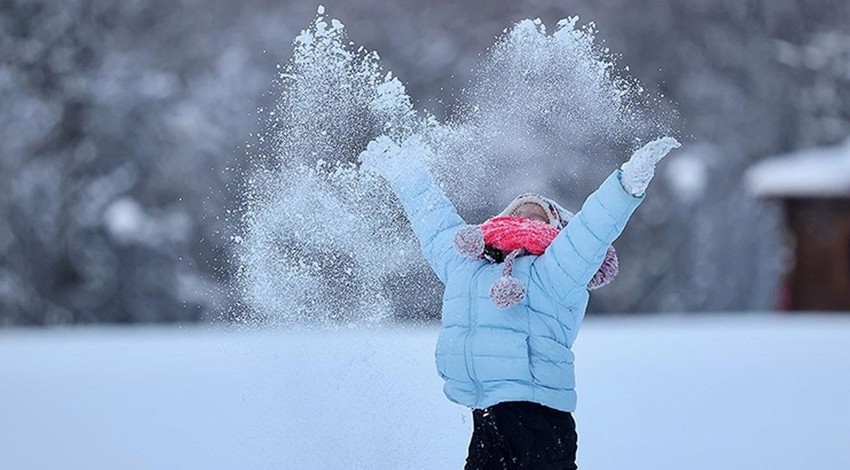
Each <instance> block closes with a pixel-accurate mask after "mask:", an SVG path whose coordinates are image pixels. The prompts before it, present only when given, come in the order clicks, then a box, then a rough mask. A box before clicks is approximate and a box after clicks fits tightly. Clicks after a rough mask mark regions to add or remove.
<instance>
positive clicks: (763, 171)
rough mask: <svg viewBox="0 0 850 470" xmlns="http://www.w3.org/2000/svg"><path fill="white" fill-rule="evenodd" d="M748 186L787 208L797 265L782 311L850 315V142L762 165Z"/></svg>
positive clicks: (752, 170) (787, 283) (754, 169)
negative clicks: (844, 313) (828, 312)
mask: <svg viewBox="0 0 850 470" xmlns="http://www.w3.org/2000/svg"><path fill="white" fill-rule="evenodd" d="M746 181H747V184H748V186H749V189H750V191H751V192H752V193H753V194H755V195H756V196H758V197H761V198H767V199H771V200H776V201H777V202H779V203H781V204H782V206H783V208H784V212H785V223H786V230H787V235H788V236H787V239H788V242H789V244H790V246H789V248H790V251H791V253H792V254H793V263H792V265H791V267H790V270H789V271H788V273H787V275H786V278H785V281H784V286H783V294H782V299H781V300H780V302H779V307H780V308H783V309H787V310H810V311H847V312H850V139H848V140H847V141H845V142H844V144H842V145H838V146H835V147H824V148H814V149H808V150H803V151H800V152H796V153H793V154H788V155H783V156H778V157H774V158H769V159H767V160H764V161H762V162H759V163H758V164H756V165H754V166H753V167H752V168H750V170H749V171H748V172H747V175H746Z"/></svg>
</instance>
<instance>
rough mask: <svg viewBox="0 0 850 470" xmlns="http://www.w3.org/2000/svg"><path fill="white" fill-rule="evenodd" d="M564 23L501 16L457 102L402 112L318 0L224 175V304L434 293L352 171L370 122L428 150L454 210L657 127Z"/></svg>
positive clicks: (582, 162)
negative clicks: (242, 162) (228, 210)
mask: <svg viewBox="0 0 850 470" xmlns="http://www.w3.org/2000/svg"><path fill="white" fill-rule="evenodd" d="M577 21H578V19H577V18H570V19H567V20H562V21H561V22H559V23H558V25H557V27H556V29H555V31H554V33H552V34H548V33H547V31H546V28H545V27H544V25H543V24H542V23H541V22H540V21H539V20H535V21H531V20H525V21H522V22H520V23H518V24H517V25H515V26H514V27H513V28H512V29H510V30H506V31H505V34H504V36H503V37H502V38H500V39H499V40H498V42H497V43H496V44H495V45H494V46H493V48H492V49H491V50H490V51H489V53H488V54H487V55H486V57H485V58H484V60H483V62H482V63H481V65H480V67H479V68H478V69H477V71H476V74H475V76H476V79H475V80H473V82H472V83H470V84H469V86H468V87H467V88H466V89H465V90H464V92H463V94H462V96H463V103H462V104H461V105H460V106H459V108H458V110H457V112H456V113H455V114H454V115H453V116H451V117H450V119H448V121H447V122H439V121H438V120H436V119H435V118H434V117H433V116H430V115H427V114H426V113H417V112H416V110H415V109H414V107H413V105H412V103H411V100H410V97H409V96H408V95H407V93H406V91H405V88H404V85H403V84H402V83H401V82H400V81H399V80H398V79H397V78H395V77H393V76H392V74H391V73H385V72H384V71H383V70H382V68H381V66H380V58H379V56H378V54H377V53H375V52H371V51H366V50H364V49H363V48H362V47H360V48H356V49H355V46H354V44H353V43H351V42H349V41H348V39H347V37H346V34H345V29H344V26H343V24H342V23H340V22H339V21H337V20H328V19H326V18H325V16H324V9H323V8H321V7H320V9H319V11H318V15H317V18H316V19H315V21H314V22H313V24H312V25H311V26H310V27H309V28H308V29H306V30H304V31H302V32H301V34H299V35H298V36H297V37H296V39H295V42H294V53H293V57H292V59H291V60H290V61H289V62H288V63H287V64H286V65H284V66H280V70H279V74H278V77H277V81H276V83H275V91H276V93H277V94H278V99H277V105H276V106H275V107H274V109H270V110H261V113H262V114H263V115H264V116H265V118H266V123H265V130H264V131H263V132H262V133H260V135H259V136H258V137H257V142H256V143H255V150H256V151H255V152H254V154H253V155H252V158H251V162H250V163H251V168H250V176H249V177H248V178H246V180H245V183H244V184H243V185H242V186H241V187H240V191H241V194H242V196H243V200H244V207H243V216H242V220H241V226H240V227H239V234H238V235H237V236H234V244H235V245H236V252H237V261H238V263H239V269H238V276H237V277H238V285H237V289H236V292H235V294H236V295H237V296H239V298H240V308H243V309H244V312H240V314H244V317H245V318H264V319H272V320H274V321H279V322H282V323H293V322H294V323H304V322H307V323H315V322H320V323H321V322H331V323H334V324H338V323H344V324H345V323H363V322H367V323H369V322H377V321H380V320H382V319H383V318H384V316H385V315H387V312H391V311H392V310H393V309H392V308H391V307H392V306H393V305H396V306H398V305H399V301H400V303H401V304H402V305H405V307H406V308H407V307H408V306H409V305H411V303H415V302H417V299H423V298H424V299H426V300H427V299H434V298H436V297H438V294H439V286H437V285H436V284H435V283H434V282H433V279H431V278H429V277H427V276H423V275H422V274H421V273H422V272H424V271H425V270H426V268H425V266H424V263H423V262H422V260H421V257H420V255H419V253H418V245H417V243H416V241H415V240H414V239H413V235H412V233H411V231H410V229H409V227H408V224H407V221H406V220H405V219H404V215H403V213H402V211H401V208H400V206H399V204H398V202H397V201H396V200H395V196H394V195H393V194H392V193H391V191H390V190H389V187H388V186H387V185H386V184H385V183H384V182H383V181H379V180H377V179H376V178H375V177H372V176H369V175H364V174H361V173H360V172H358V170H357V164H356V157H357V155H358V154H359V153H360V152H361V151H362V150H364V149H365V148H366V145H367V144H368V142H369V141H371V140H372V139H374V138H375V137H377V136H379V135H381V134H387V135H389V136H390V137H392V138H393V139H395V140H402V139H404V138H406V137H408V136H410V135H412V134H421V135H422V136H423V137H424V139H423V145H424V146H427V147H429V149H430V150H433V151H432V152H424V154H426V155H428V157H427V158H428V160H429V161H428V164H429V166H430V168H431V169H432V171H433V172H434V174H435V176H436V177H437V179H438V180H440V182H441V183H442V184H443V185H444V187H445V188H446V190H447V192H448V194H449V196H450V197H451V198H452V199H453V200H454V201H455V203H456V205H458V207H459V208H460V209H461V212H462V213H464V212H467V211H470V210H472V211H474V210H480V209H481V208H483V207H487V206H488V205H492V201H493V200H498V199H504V200H507V199H510V198H511V197H512V196H513V192H515V191H516V185H517V181H540V182H542V183H541V185H542V186H543V187H544V188H543V189H545V187H548V186H554V185H555V184H556V183H558V178H560V177H563V175H564V174H566V176H568V177H570V176H586V175H587V174H588V173H587V170H586V168H593V167H596V168H597V169H598V167H600V166H605V165H604V163H606V162H607V163H610V164H611V166H612V167H613V164H614V163H615V161H616V163H619V161H620V160H622V159H623V158H625V155H623V156H622V158H621V157H620V156H618V157H616V158H613V159H612V157H611V154H612V152H613V150H615V149H618V148H624V147H625V148H628V147H637V145H638V144H639V143H640V142H641V141H644V140H646V139H648V138H651V137H656V136H658V135H659V134H662V133H663V126H662V125H661V124H660V123H659V121H658V120H655V119H653V117H652V116H650V115H649V114H648V113H647V112H646V111H645V109H644V107H643V106H641V103H640V102H641V99H642V93H643V91H642V89H641V88H640V86H639V84H637V83H636V82H635V81H634V80H631V79H628V78H624V77H623V76H621V75H620V74H619V72H618V71H617V69H616V68H615V67H614V65H613V61H612V60H611V58H610V54H609V52H608V51H607V50H606V49H604V48H602V47H600V46H598V45H597V44H596V43H595V34H596V33H595V30H594V27H593V25H592V24H591V25H589V26H586V27H578V26H577ZM600 156H605V158H607V159H608V160H605V161H600ZM610 170H611V168H607V167H606V168H605V169H604V172H608V171H610ZM600 181H601V179H600ZM594 183H598V181H594ZM522 189H532V190H534V189H537V190H540V189H541V188H539V187H532V188H522ZM488 209H492V207H488ZM417 273H419V274H417ZM431 277H433V276H431Z"/></svg>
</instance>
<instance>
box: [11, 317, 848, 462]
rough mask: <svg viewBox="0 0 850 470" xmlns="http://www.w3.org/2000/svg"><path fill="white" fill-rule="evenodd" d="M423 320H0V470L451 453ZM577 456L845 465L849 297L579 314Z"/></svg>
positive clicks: (453, 457) (451, 428) (458, 417)
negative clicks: (249, 326) (793, 304)
mask: <svg viewBox="0 0 850 470" xmlns="http://www.w3.org/2000/svg"><path fill="white" fill-rule="evenodd" d="M436 333H437V330H436V329H435V328H415V329H391V328H387V329H383V330H377V331H376V330H372V331H363V330H360V331H357V330H351V331H335V332H316V331H313V332H303V331H302V332H282V331H235V330H229V329H223V328H202V327H192V328H182V329H178V328H168V327H134V328H115V327H109V328H104V327H100V328H69V329H50V330H5V331H0V469H77V468H80V469H87V470H97V469H119V468H120V469H124V470H130V469H204V470H212V469H240V470H242V469H456V468H461V467H462V463H463V459H464V456H465V452H466V445H467V442H468V439H469V434H470V419H469V413H468V412H467V411H466V410H465V409H463V408H461V407H459V406H456V405H454V404H452V403H450V402H448V401H447V400H446V399H445V398H444V397H443V395H442V392H441V381H440V379H439V378H438V377H437V375H436V373H435V371H434V366H433V361H432V357H433V346H434V342H435V340H436ZM575 350H576V355H577V369H578V384H579V411H578V413H577V415H576V418H577V421H578V426H579V439H580V442H579V453H580V457H579V463H580V465H581V468H584V469H590V470H597V469H632V470H640V469H652V470H666V469H671V470H673V469H675V470H685V469H687V470H700V469H715V468H723V469H726V470H733V469H747V470H751V469H772V470H782V469H800V468H806V469H841V468H850V316H814V315H812V316H805V315H800V316H779V315H755V314H741V315H738V316H726V315H724V316H715V317H697V318H693V317H670V316H664V317H662V316H642V317H635V318H591V319H589V320H588V321H587V322H586V323H585V325H584V327H583V330H582V332H581V334H580V335H579V340H578V343H577V344H576V348H575Z"/></svg>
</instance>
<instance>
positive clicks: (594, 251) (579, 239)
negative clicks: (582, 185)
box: [531, 170, 644, 303]
mask: <svg viewBox="0 0 850 470" xmlns="http://www.w3.org/2000/svg"><path fill="white" fill-rule="evenodd" d="M621 176H622V171H621V170H616V171H615V172H614V173H612V174H611V175H610V176H609V177H608V178H607V179H606V180H605V181H604V182H603V183H602V185H600V186H599V188H598V189H597V190H596V191H594V192H593V194H591V195H590V196H588V198H587V199H586V200H585V201H584V204H583V205H582V207H581V210H580V211H579V212H578V213H577V214H576V215H575V216H573V218H572V219H571V220H570V222H569V223H568V224H567V226H566V227H565V228H564V229H563V230H561V233H559V234H558V236H557V237H555V240H553V241H552V244H550V245H549V247H548V248H547V249H546V251H545V252H544V253H543V254H542V255H541V256H539V257H537V259H535V260H534V262H533V263H532V265H531V280H532V282H534V283H536V284H537V285H538V286H540V287H541V288H542V289H543V290H544V291H545V292H546V293H547V294H549V296H550V297H553V298H554V299H556V300H558V301H559V302H561V303H570V301H571V300H572V299H573V297H574V296H575V295H576V294H577V293H579V292H581V290H582V289H586V288H587V284H588V283H589V282H590V280H591V279H593V276H594V275H595V274H596V271H597V270H599V267H600V266H601V265H602V261H604V259H605V253H606V252H607V251H608V247H609V246H611V244H612V243H613V242H614V240H616V239H617V237H618V236H620V234H621V233H622V232H623V229H624V228H625V227H626V223H627V222H628V220H629V217H631V215H632V213H633V212H634V211H635V209H637V207H638V206H639V205H640V203H641V202H642V201H643V199H644V196H640V197H635V196H632V195H631V194H629V193H628V192H627V191H626V190H625V189H623V185H622V183H621V182H620V178H621Z"/></svg>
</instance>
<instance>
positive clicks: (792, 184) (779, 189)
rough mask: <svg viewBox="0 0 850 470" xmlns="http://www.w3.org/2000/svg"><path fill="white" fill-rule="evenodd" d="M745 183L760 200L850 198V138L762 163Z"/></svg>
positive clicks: (746, 177)
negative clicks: (839, 142) (772, 198)
mask: <svg viewBox="0 0 850 470" xmlns="http://www.w3.org/2000/svg"><path fill="white" fill-rule="evenodd" d="M745 184H746V185H747V187H748V189H749V191H750V192H751V193H752V194H754V195H756V196H759V197H815V198H816V197H850V139H847V140H845V141H844V142H843V143H842V144H839V145H836V146H832V147H817V148H810V149H805V150H800V151H797V152H794V153H789V154H786V155H780V156H776V157H772V158H768V159H766V160H763V161H760V162H758V163H756V164H755V165H753V166H752V167H750V169H749V170H747V173H746V175H745Z"/></svg>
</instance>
